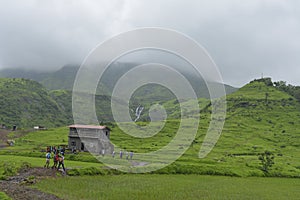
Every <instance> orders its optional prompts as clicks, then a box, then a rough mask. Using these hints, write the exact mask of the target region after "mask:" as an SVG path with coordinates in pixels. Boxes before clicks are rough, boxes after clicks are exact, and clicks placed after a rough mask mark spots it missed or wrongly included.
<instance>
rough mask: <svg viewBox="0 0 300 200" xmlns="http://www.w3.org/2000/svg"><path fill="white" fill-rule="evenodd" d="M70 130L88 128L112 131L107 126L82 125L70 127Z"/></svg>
mask: <svg viewBox="0 0 300 200" xmlns="http://www.w3.org/2000/svg"><path fill="white" fill-rule="evenodd" d="M69 128H86V129H101V130H103V129H108V130H110V129H109V128H108V127H107V126H96V125H81V124H73V125H70V126H69Z"/></svg>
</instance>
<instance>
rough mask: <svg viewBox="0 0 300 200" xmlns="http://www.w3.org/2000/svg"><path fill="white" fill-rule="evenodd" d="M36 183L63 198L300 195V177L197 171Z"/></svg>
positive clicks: (227, 197) (62, 179)
mask: <svg viewBox="0 0 300 200" xmlns="http://www.w3.org/2000/svg"><path fill="white" fill-rule="evenodd" d="M34 187H37V188H38V189H40V190H42V191H45V192H48V193H52V194H56V195H57V196H59V197H61V198H62V199H66V200H67V199H73V200H75V199H78V200H79V199H124V200H125V199H145V200H147V199H149V200H150V199H299V195H300V190H299V188H300V180H299V179H286V178H234V177H221V176H220V177H213V176H197V175H119V176H96V177H91V176H83V177H65V178H59V179H46V180H43V181H41V182H39V183H38V184H37V185H35V186H34Z"/></svg>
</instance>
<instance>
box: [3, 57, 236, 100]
mask: <svg viewBox="0 0 300 200" xmlns="http://www.w3.org/2000/svg"><path fill="white" fill-rule="evenodd" d="M136 65H137V64H136V63H118V62H117V63H113V64H112V65H111V66H110V67H109V68H108V70H107V71H106V72H105V73H104V74H103V79H102V80H101V83H100V84H99V85H98V90H97V93H98V94H101V95H106V96H111V93H112V90H113V88H114V85H115V84H116V82H117V81H118V80H119V78H120V77H121V76H122V75H123V74H125V73H126V72H127V71H129V70H130V69H132V68H133V67H134V66H136ZM78 69H79V66H78V65H66V66H64V67H62V68H61V69H59V70H57V71H54V72H38V71H37V70H24V69H3V70H1V71H0V77H4V78H26V79H32V80H35V81H38V82H39V83H41V84H42V85H44V86H45V87H46V88H47V89H49V90H72V89H73V84H74V80H75V77H76V74H77V71H78ZM179 69H180V68H179ZM180 73H181V74H182V75H184V76H185V77H186V78H187V80H189V82H190V84H191V85H192V87H193V89H194V91H195V93H196V94H197V96H198V98H209V92H208V89H207V86H206V84H205V82H204V81H203V79H202V78H201V77H199V76H196V75H195V74H193V73H189V72H186V71H184V70H181V71H180ZM214 84H219V83H214ZM225 90H226V93H227V94H230V93H232V92H234V91H236V90H237V88H234V87H232V86H230V85H226V84H225ZM100 91H101V92H100ZM158 96H159V97H160V99H162V100H171V99H173V98H174V95H173V94H171V93H170V92H169V91H168V89H166V88H165V87H162V86H159V85H155V84H149V85H146V86H143V87H142V89H139V90H138V91H137V92H135V95H134V97H133V98H134V99H136V100H137V101H138V100H140V101H143V102H144V101H147V102H152V101H153V100H155V99H157V97H158Z"/></svg>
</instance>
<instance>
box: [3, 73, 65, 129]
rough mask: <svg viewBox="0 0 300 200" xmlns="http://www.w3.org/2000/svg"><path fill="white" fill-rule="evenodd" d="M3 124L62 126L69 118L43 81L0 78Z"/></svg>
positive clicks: (8, 125) (9, 125) (10, 125)
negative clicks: (41, 82)
mask: <svg viewBox="0 0 300 200" xmlns="http://www.w3.org/2000/svg"><path fill="white" fill-rule="evenodd" d="M0 101H1V104H0V105H1V109H0V123H1V124H5V125H6V126H7V127H12V126H13V125H17V126H18V127H33V126H37V125H40V126H59V125H62V124H65V123H67V122H68V121H70V119H69V118H67V117H66V114H65V112H64V111H63V110H62V109H61V107H60V106H59V105H58V104H57V102H56V101H55V100H54V99H53V98H51V97H50V96H49V92H48V90H46V89H45V88H44V87H43V86H42V85H41V84H39V83H37V82H35V81H31V80H27V79H7V78H1V79H0Z"/></svg>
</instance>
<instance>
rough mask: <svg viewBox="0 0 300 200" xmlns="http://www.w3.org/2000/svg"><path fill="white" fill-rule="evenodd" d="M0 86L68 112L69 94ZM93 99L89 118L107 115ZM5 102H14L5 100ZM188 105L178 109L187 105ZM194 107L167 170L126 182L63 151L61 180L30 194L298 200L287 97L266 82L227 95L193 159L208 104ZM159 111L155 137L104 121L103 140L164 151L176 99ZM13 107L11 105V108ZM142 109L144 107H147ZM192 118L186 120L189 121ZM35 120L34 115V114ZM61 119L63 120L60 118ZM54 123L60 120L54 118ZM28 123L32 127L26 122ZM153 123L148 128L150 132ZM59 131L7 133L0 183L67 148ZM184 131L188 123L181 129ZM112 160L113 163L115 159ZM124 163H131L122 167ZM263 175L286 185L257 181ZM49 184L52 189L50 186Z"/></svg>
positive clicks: (296, 128) (174, 126)
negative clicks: (214, 136)
mask: <svg viewBox="0 0 300 200" xmlns="http://www.w3.org/2000/svg"><path fill="white" fill-rule="evenodd" d="M0 80H1V82H0V87H1V88H5V87H6V86H8V88H9V87H11V88H14V87H15V86H17V87H16V88H18V89H19V90H21V91H22V90H26V91H27V90H28V91H30V90H31V92H30V94H31V93H33V94H34V92H33V91H35V93H37V94H38V95H37V96H39V97H40V98H44V99H46V100H47V99H48V100H49V101H47V102H48V103H49V105H51V103H53V105H55V107H56V108H57V109H58V111H59V112H61V113H68V112H70V110H71V107H70V104H68V103H66V102H67V101H70V99H71V93H70V92H66V91H62V90H58V91H51V92H49V91H47V90H46V89H44V88H43V87H41V85H40V84H38V83H36V82H33V81H28V80H24V79H15V80H13V79H0ZM12 85H15V86H14V87H13V86H12ZM21 94H23V93H21ZM20 96H21V97H22V95H20ZM3 98H4V95H3ZM22 98H23V97H22ZM22 98H20V99H21V102H22V104H24V103H23V101H25V100H24V99H26V98H23V99H22ZM96 98H99V99H98V100H97V99H96V102H98V103H97V105H101V106H99V108H102V109H99V110H98V111H97V114H98V113H99V115H98V118H99V116H101V115H100V114H101V112H102V113H108V111H107V110H106V109H109V108H106V107H105V105H107V104H108V102H110V99H109V98H107V97H106V96H102V97H100V96H97V97H96ZM101 98H102V99H101ZM28 99H30V98H28ZM11 101H12V102H17V101H16V100H15V99H13V98H12V100H11ZM30 101H31V100H30ZM25 102H26V101H25ZM132 102H134V99H133V100H132ZM106 103H107V104H106ZM190 103H191V102H190V101H186V102H184V104H186V105H187V106H188V105H189V104H190ZM198 103H199V104H200V107H201V119H200V123H199V128H198V132H197V134H196V137H195V139H194V140H193V141H192V144H191V146H190V147H189V148H188V150H187V151H186V152H185V153H184V154H183V155H182V156H181V157H180V158H179V159H178V160H176V161H175V162H174V163H172V164H171V165H169V166H167V167H165V168H162V169H160V170H158V171H155V172H151V173H148V174H144V175H132V174H124V173H121V172H119V171H117V170H115V169H108V168H107V167H105V166H103V164H102V163H100V162H99V161H98V160H97V159H96V158H95V157H93V156H92V155H90V154H89V153H86V152H80V153H79V154H71V153H70V152H67V154H66V156H65V165H66V167H67V173H68V174H69V177H64V178H58V179H51V178H49V179H44V180H42V181H41V182H39V183H38V184H37V185H35V186H34V187H37V188H38V189H40V190H43V191H45V192H48V193H53V194H56V195H58V196H59V197H61V198H63V199H97V198H101V199H120V198H121V199H126V198H127V199H141V198H143V199H147V198H148V199H174V198H178V199H183V198H186V199H199V198H200V199H201V198H203V199H205V198H209V199H224V198H233V199H276V198H277V199H297V198H298V197H299V190H298V188H299V186H300V183H299V178H300V159H299V158H300V148H299V147H300V143H299V141H300V103H299V101H298V100H297V99H296V98H295V97H294V96H292V95H290V94H289V93H287V92H285V91H282V90H281V89H279V88H278V87H277V86H274V85H273V83H272V82H271V81H270V80H269V79H260V80H255V81H253V82H251V83H249V84H247V85H245V86H244V87H243V88H241V89H239V90H238V91H237V92H235V93H232V94H230V95H228V96H227V115H226V122H225V125H224V129H223V131H222V135H221V137H220V139H219V141H218V143H217V144H216V146H215V147H214V148H213V150H212V151H211V152H210V153H209V154H208V156H207V157H205V158H203V159H199V158H198V152H199V150H200V147H201V145H202V142H203V140H204V137H205V135H206V132H207V129H208V126H209V123H210V118H211V102H210V101H209V100H207V99H199V100H198ZM161 104H162V105H163V106H164V107H165V108H166V111H167V113H168V118H167V120H166V121H165V125H164V126H163V128H162V129H161V131H160V132H159V133H157V134H156V135H154V136H153V137H149V138H136V137H133V136H130V135H128V134H126V133H124V132H123V131H122V130H121V129H120V128H119V127H118V126H116V124H115V123H113V122H110V123H107V122H104V123H105V124H106V125H109V126H110V128H112V133H111V141H112V142H113V143H114V144H115V145H117V146H118V147H120V148H122V149H123V150H126V151H133V152H135V153H146V152H152V151H155V150H158V149H160V148H162V147H163V146H165V145H167V144H168V143H169V142H170V141H171V140H172V139H173V138H174V136H175V135H176V133H177V130H178V127H179V125H180V120H179V118H180V107H179V105H178V102H177V101H176V100H167V99H166V101H164V102H161ZM13 105H15V106H17V103H14V104H13ZM22 106H24V105H22ZM147 106H149V107H150V106H151V104H150V103H149V104H147ZM103 107H105V108H103ZM49 112H50V110H49ZM48 114H49V113H48ZM56 114H57V113H56ZM194 114H195V113H193V112H190V113H188V115H189V116H193V115H194ZM35 115H36V116H39V115H38V113H35ZM4 116H6V115H4ZM62 116H69V117H71V116H70V115H66V114H62ZM108 116H109V114H108ZM144 117H146V116H144ZM56 118H58V119H60V116H57V117H56ZM67 118H68V117H67ZM3 119H4V118H3ZM45 119H46V118H45ZM51 119H52V120H53V122H54V123H56V122H57V121H56V120H57V119H55V118H51ZM107 119H108V118H107ZM144 119H146V118H144ZM31 120H32V121H34V118H31ZM28 121H29V119H28ZM23 122H24V121H23ZM50 122H52V121H50ZM50 122H49V123H50ZM61 122H62V121H61ZM61 122H58V123H61ZM66 123H68V122H66ZM155 123H156V122H153V124H154V125H155ZM28 124H29V122H28ZM148 124H149V122H148V121H144V122H143V121H140V122H137V125H139V126H140V127H143V126H146V125H148ZM66 125H67V124H64V127H60V128H49V129H48V130H43V131H32V132H24V131H12V132H11V133H10V134H9V135H8V139H13V140H14V141H15V144H14V146H10V147H6V148H4V149H1V150H0V160H1V161H2V162H1V164H0V178H1V179H5V178H7V176H11V175H14V174H16V173H17V171H18V170H19V169H20V168H23V167H25V166H31V167H38V166H39V167H42V166H43V165H44V162H45V149H46V146H50V145H51V146H63V145H67V142H68V127H67V126H66ZM192 126H193V125H192V124H191V125H189V126H188V127H187V128H189V127H192ZM107 156H108V155H107ZM258 158H259V159H258ZM115 159H116V160H117V159H119V158H118V157H117V156H116V158H115ZM133 159H135V157H134V158H133ZM124 162H128V164H129V165H130V164H131V162H130V161H125V160H124ZM28 163H29V164H28ZM112 175H118V176H112ZM199 175H219V176H218V177H211V176H199ZM220 175H221V176H220ZM71 176H72V177H71ZM223 176H227V177H223ZM229 176H230V177H229ZM265 176H268V177H290V178H294V179H285V178H280V179H277V178H264V179H262V178H258V177H265ZM245 177H247V178H245ZM53 185H55V186H57V187H52V186H53ZM70 191H72V192H70ZM253 191H255V192H253ZM0 195H1V194H0ZM0 197H1V196H0Z"/></svg>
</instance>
